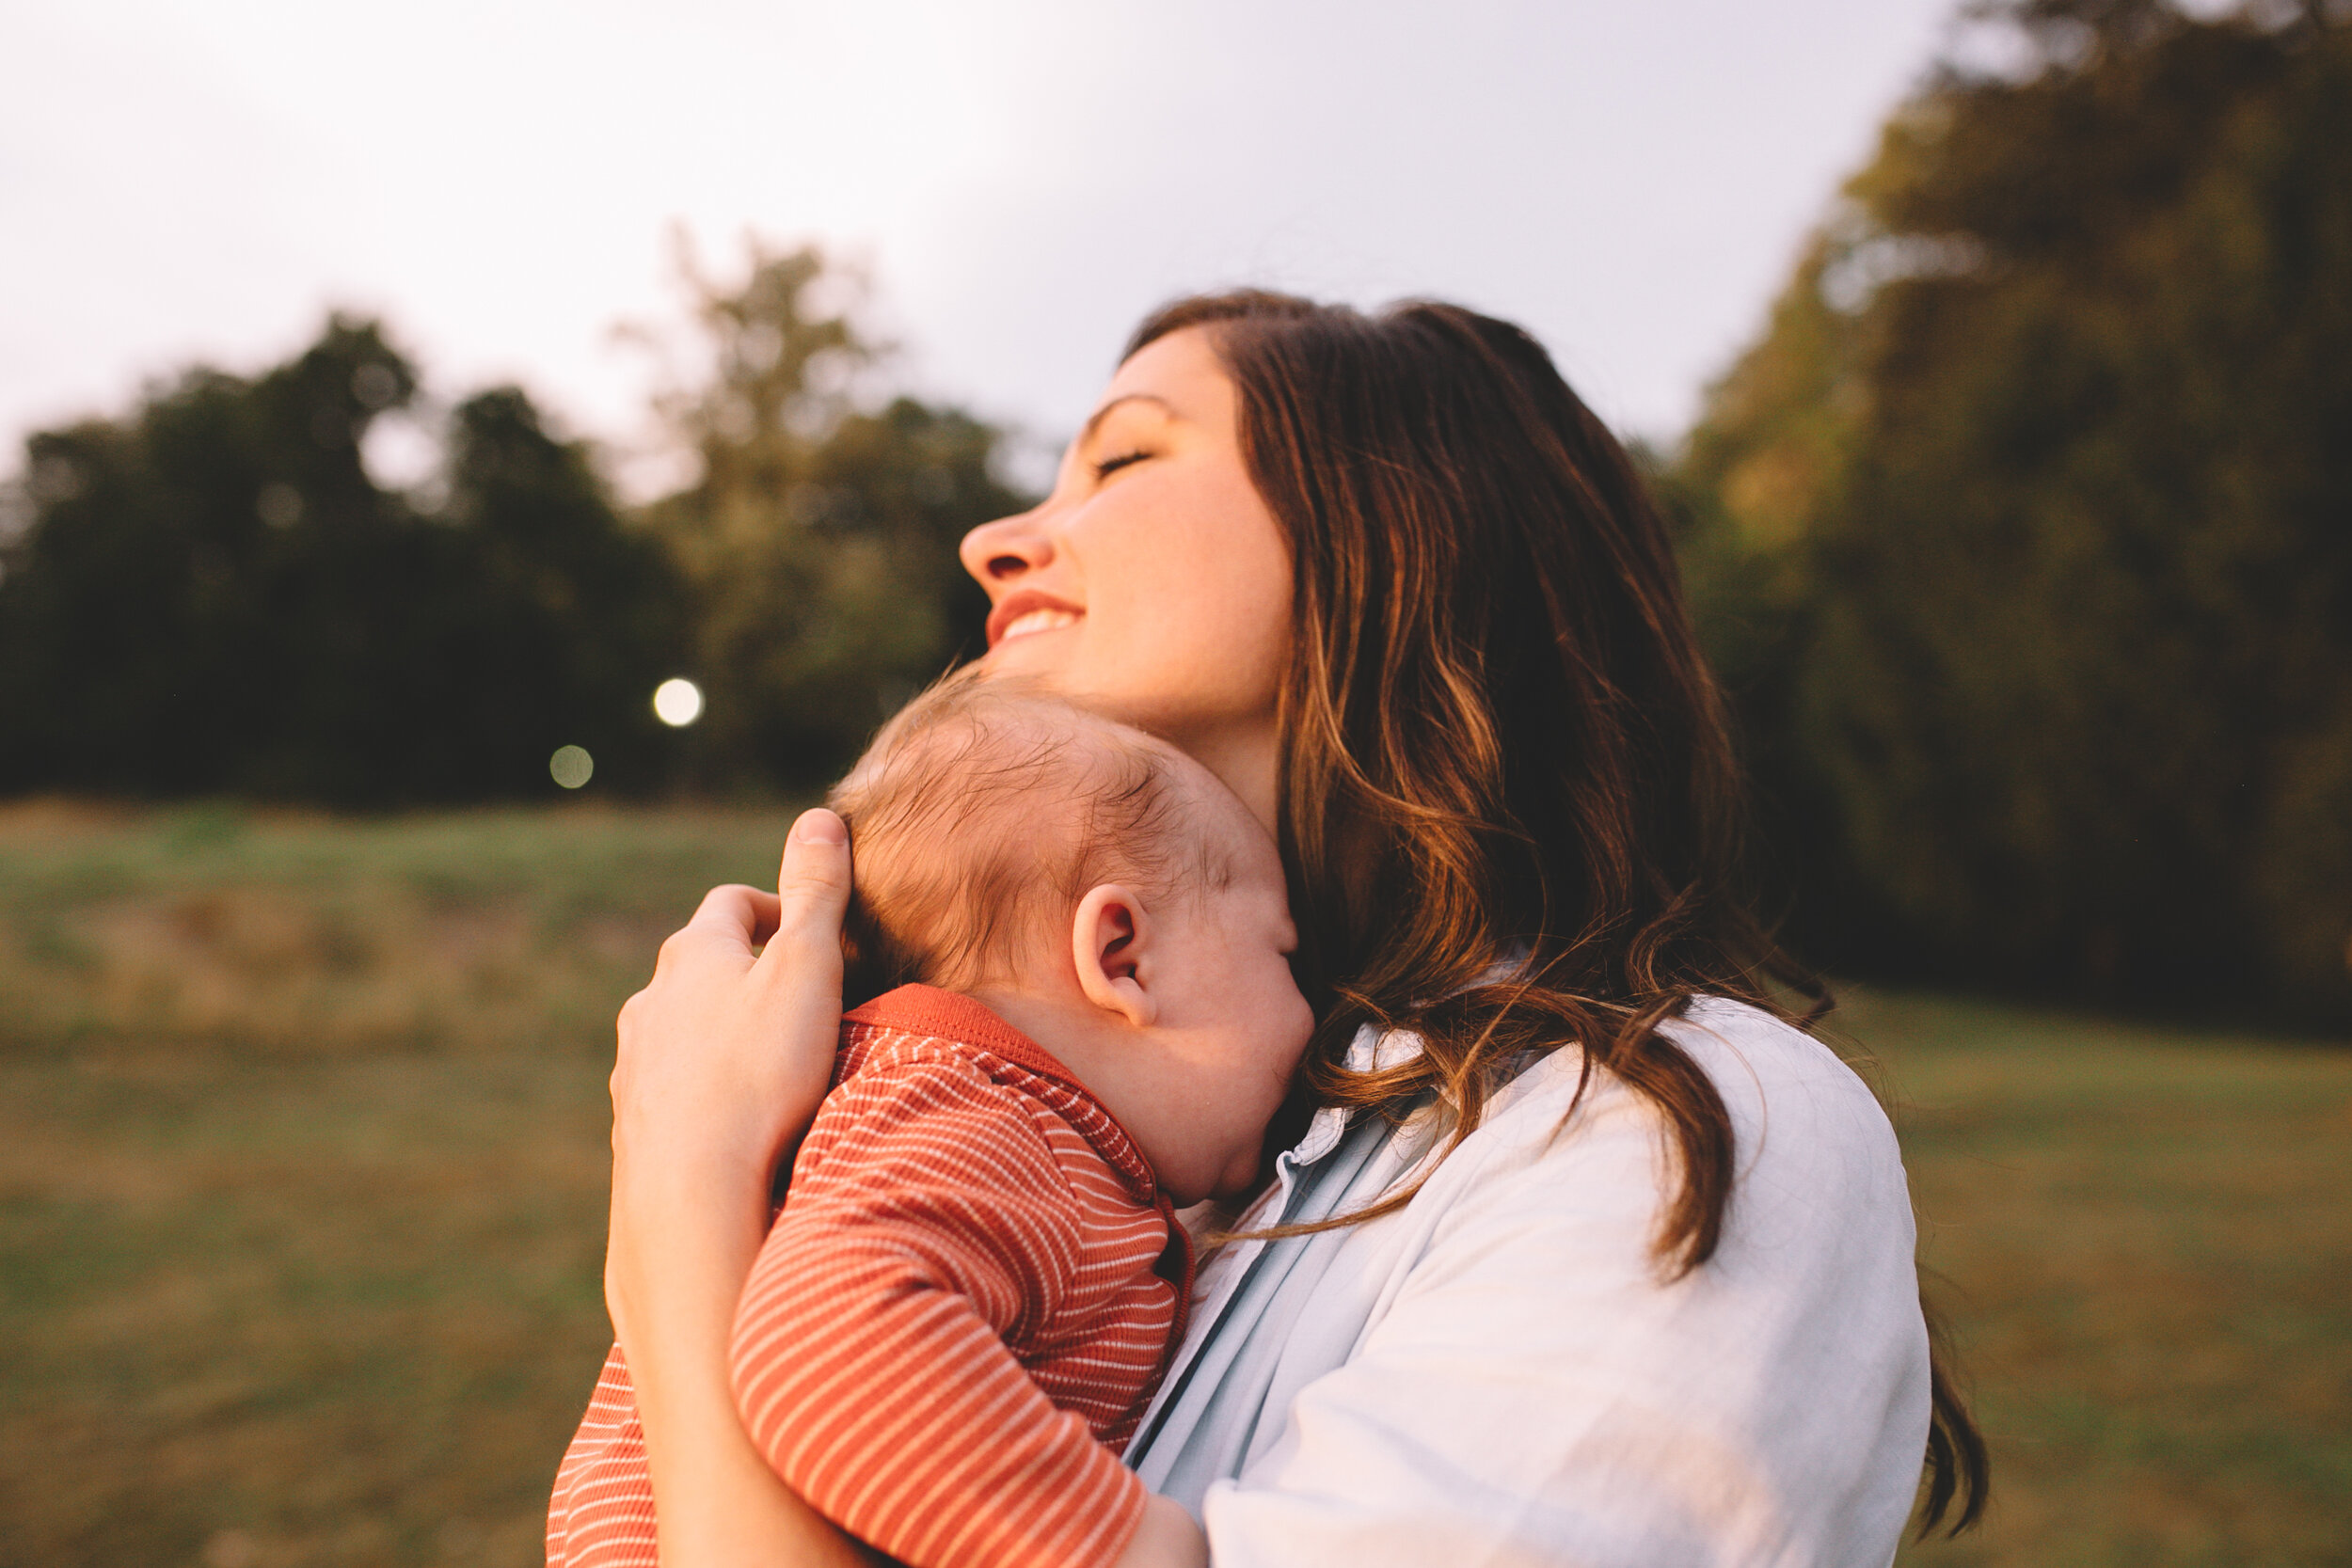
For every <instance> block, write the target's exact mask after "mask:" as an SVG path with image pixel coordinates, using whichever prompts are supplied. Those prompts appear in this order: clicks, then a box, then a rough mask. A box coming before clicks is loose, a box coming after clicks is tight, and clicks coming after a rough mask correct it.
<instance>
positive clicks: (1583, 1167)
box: [1437, 997, 1911, 1256]
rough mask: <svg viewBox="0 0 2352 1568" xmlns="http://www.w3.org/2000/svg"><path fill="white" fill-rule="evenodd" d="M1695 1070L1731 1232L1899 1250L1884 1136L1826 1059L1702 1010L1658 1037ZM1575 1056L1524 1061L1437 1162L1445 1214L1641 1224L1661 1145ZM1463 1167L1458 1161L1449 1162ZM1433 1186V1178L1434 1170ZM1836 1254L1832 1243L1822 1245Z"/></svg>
mask: <svg viewBox="0 0 2352 1568" xmlns="http://www.w3.org/2000/svg"><path fill="white" fill-rule="evenodd" d="M1661 1032H1662V1033H1663V1034H1664V1035H1665V1036H1666V1037H1667V1038H1668V1039H1670V1040H1672V1041H1673V1042H1674V1044H1676V1045H1677V1046H1678V1047H1680V1048H1681V1049H1682V1050H1683V1051H1684V1052H1685V1053H1688V1054H1689V1056H1690V1057H1691V1058H1692V1061H1693V1062H1695V1063H1696V1064H1697V1065H1698V1067H1699V1069H1701V1070H1702V1071H1704V1072H1705V1073H1706V1074H1707V1076H1708V1081H1709V1082H1710V1083H1712V1084H1713V1085H1714V1087H1715V1090H1716V1092H1717V1093H1718V1094H1720V1095H1721V1096H1722V1097H1723V1101H1724V1108H1725V1109H1726V1110H1727V1111H1729V1113H1730V1116H1731V1124H1732V1138H1733V1160H1734V1164H1735V1170H1736V1175H1735V1178H1734V1182H1733V1189H1734V1202H1733V1212H1732V1215H1731V1220H1732V1230H1733V1232H1734V1233H1735V1234H1739V1235H1741V1236H1743V1237H1745V1238H1746V1239H1750V1240H1765V1239H1779V1240H1788V1239H1791V1238H1790V1236H1789V1235H1788V1228H1789V1227H1797V1228H1799V1229H1803V1228H1805V1227H1808V1226H1814V1225H1820V1226H1826V1227H1828V1231H1829V1232H1832V1233H1835V1232H1836V1231H1838V1230H1839V1229H1841V1228H1843V1227H1851V1226H1855V1225H1860V1226H1862V1227H1865V1228H1867V1229H1868V1230H1871V1231H1883V1240H1884V1242H1885V1243H1886V1245H1887V1246H1889V1247H1897V1248H1901V1249H1904V1250H1905V1252H1906V1256H1907V1249H1908V1248H1909V1246H1910V1244H1911V1240H1910V1235H1911V1224H1910V1220H1911V1214H1910V1193H1909V1184H1908V1181H1907V1180H1906V1178H1905V1174H1904V1171H1903V1164H1902V1152H1901V1149H1900V1148H1899V1145H1898V1144H1897V1142H1896V1138H1895V1130H1894V1127H1893V1124H1892V1123H1891V1122H1890V1121H1889V1120H1888V1119H1887V1116H1886V1112H1885V1110H1884V1109H1883V1107H1882V1106H1881V1105H1880V1103H1879V1101H1878V1098H1877V1096H1876V1095H1875V1094H1873V1093H1872V1092H1871V1090H1870V1087H1869V1085H1867V1084H1865V1083H1864V1082H1863V1080H1862V1079H1861V1077H1860V1076H1859V1075H1857V1074H1856V1073H1855V1071H1854V1070H1853V1069H1852V1068H1851V1067H1849V1066H1848V1065H1847V1064H1846V1063H1845V1062H1843V1061H1841V1060H1840V1059H1839V1058H1838V1056H1837V1054H1836V1052H1834V1051H1832V1050H1831V1049H1830V1048H1829V1046H1828V1045H1826V1044H1824V1043H1823V1042H1822V1041H1820V1039H1817V1038H1815V1037H1813V1036H1811V1035H1808V1034H1806V1033H1805V1032H1804V1030H1802V1029H1799V1028H1796V1027H1794V1026H1793V1025H1791V1024H1789V1023H1787V1022H1783V1021H1782V1020H1780V1019H1777V1018H1775V1017H1773V1016H1772V1014H1770V1013H1768V1012H1766V1011H1764V1010H1763V1009H1761V1008H1758V1007H1755V1006H1749V1005H1747V1004H1745V1003H1741V1002H1737V1001H1733V1000H1730V999H1728V998H1724V997H1701V998H1699V999H1697V1000H1696V1001H1694V1002H1693V1003H1692V1005H1691V1006H1689V1007H1688V1008H1687V1009H1685V1011H1684V1014H1683V1016H1681V1017H1679V1018H1676V1019H1672V1020H1669V1021H1668V1022H1666V1023H1664V1024H1663V1025H1661ZM1583 1065H1584V1064H1583V1059H1582V1056H1581V1053H1578V1052H1576V1051H1574V1050H1564V1051H1556V1052H1553V1053H1550V1054H1549V1055H1547V1056H1544V1057H1541V1058H1538V1059H1537V1060H1536V1061H1534V1063H1532V1064H1530V1065H1529V1066H1528V1067H1527V1068H1526V1069H1524V1070H1523V1071H1522V1072H1520V1073H1519V1074H1518V1077H1517V1078H1516V1079H1514V1080H1513V1081H1512V1082H1511V1083H1510V1084H1508V1085H1504V1086H1503V1088H1502V1090H1501V1091H1500V1092H1499V1093H1498V1094H1497V1095H1496V1096H1495V1098H1494V1100H1493V1101H1492V1102H1491V1104H1490V1107H1489V1109H1488V1112H1487V1114H1486V1117H1485V1119H1484V1121H1483V1122H1482V1124H1481V1126H1480V1127H1479V1129H1478V1130H1477V1131H1476V1132H1473V1133H1472V1134H1471V1135H1470V1139H1469V1140H1467V1141H1466V1143H1465V1144H1464V1146H1463V1148H1460V1149H1458V1150H1456V1151H1455V1153H1454V1155H1453V1157H1452V1158H1450V1159H1448V1160H1447V1161H1446V1162H1445V1164H1452V1165H1455V1166H1456V1167H1457V1168H1456V1169H1455V1170H1454V1172H1452V1173H1451V1175H1452V1180H1450V1181H1444V1185H1446V1186H1447V1187H1449V1188H1452V1189H1454V1191H1453V1195H1452V1196H1454V1197H1455V1199H1456V1200H1457V1201H1461V1202H1465V1203H1469V1204H1472V1205H1479V1204H1484V1203H1494V1204H1500V1205H1502V1206H1504V1207H1509V1208H1518V1207H1525V1206H1529V1205H1533V1206H1534V1207H1535V1208H1538V1209H1542V1210H1546V1211H1549V1210H1550V1209H1551V1208H1553V1207H1554V1206H1555V1205H1556V1204H1557V1203H1558V1202H1559V1201H1560V1200H1561V1195H1562V1194H1563V1193H1565V1192H1568V1191H1571V1190H1574V1191H1577V1192H1579V1193H1581V1194H1582V1195H1584V1196H1581V1197H1579V1199H1578V1200H1577V1201H1578V1203H1579V1204H1580V1206H1582V1205H1590V1206H1593V1207H1597V1208H1607V1209H1610V1210H1613V1211H1618V1212H1619V1217H1620V1218H1621V1219H1622V1220H1624V1221H1625V1222H1627V1223H1629V1224H1639V1225H1641V1226H1643V1227H1647V1226H1648V1225H1650V1224H1652V1223H1654V1220H1653V1218H1651V1217H1650V1216H1654V1214H1655V1212H1656V1210H1655V1205H1656V1204H1657V1203H1658V1202H1659V1201H1661V1198H1662V1197H1663V1196H1664V1195H1665V1194H1666V1193H1667V1192H1668V1191H1670V1190H1671V1188H1672V1186H1673V1183H1674V1180H1675V1177H1674V1164H1673V1155H1672V1151H1671V1144H1672V1139H1671V1138H1670V1136H1669V1135H1668V1133H1667V1130H1666V1128H1665V1125H1664V1121H1663V1118H1662V1117H1661V1114H1660V1112H1659V1110H1658V1107H1657V1105H1656V1103H1655V1102H1654V1101H1650V1100H1648V1099H1647V1098H1645V1097H1644V1096H1641V1095H1638V1094H1635V1093H1633V1092H1632V1091H1631V1090H1629V1088H1627V1087H1626V1086H1625V1085H1623V1084H1622V1083H1620V1082H1619V1081H1618V1080H1617V1079H1616V1078H1615V1077H1614V1076H1613V1075H1612V1074H1610V1073H1609V1072H1608V1071H1607V1070H1606V1069H1596V1070H1595V1071H1594V1072H1593V1073H1592V1074H1591V1075H1590V1077H1589V1079H1587V1078H1586V1075H1585V1074H1584V1072H1583ZM1466 1154H1467V1155H1470V1159H1468V1160H1464V1159H1463V1158H1462V1156H1463V1155H1466ZM1437 1174H1438V1177H1439V1179H1440V1180H1443V1179H1444V1177H1445V1176H1446V1174H1447V1173H1446V1172H1445V1171H1444V1169H1443V1166H1442V1165H1441V1166H1439V1167H1438V1173H1437ZM1820 1240H1821V1241H1823V1242H1824V1243H1831V1244H1836V1245H1839V1246H1843V1245H1845V1244H1848V1243H1852V1242H1856V1241H1859V1240H1860V1238H1859V1237H1858V1236H1851V1235H1850V1236H1848V1237H1847V1238H1846V1240H1845V1242H1843V1243H1836V1242H1834V1241H1833V1236H1832V1235H1826V1234H1825V1235H1824V1236H1823V1237H1821V1238H1820Z"/></svg>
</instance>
